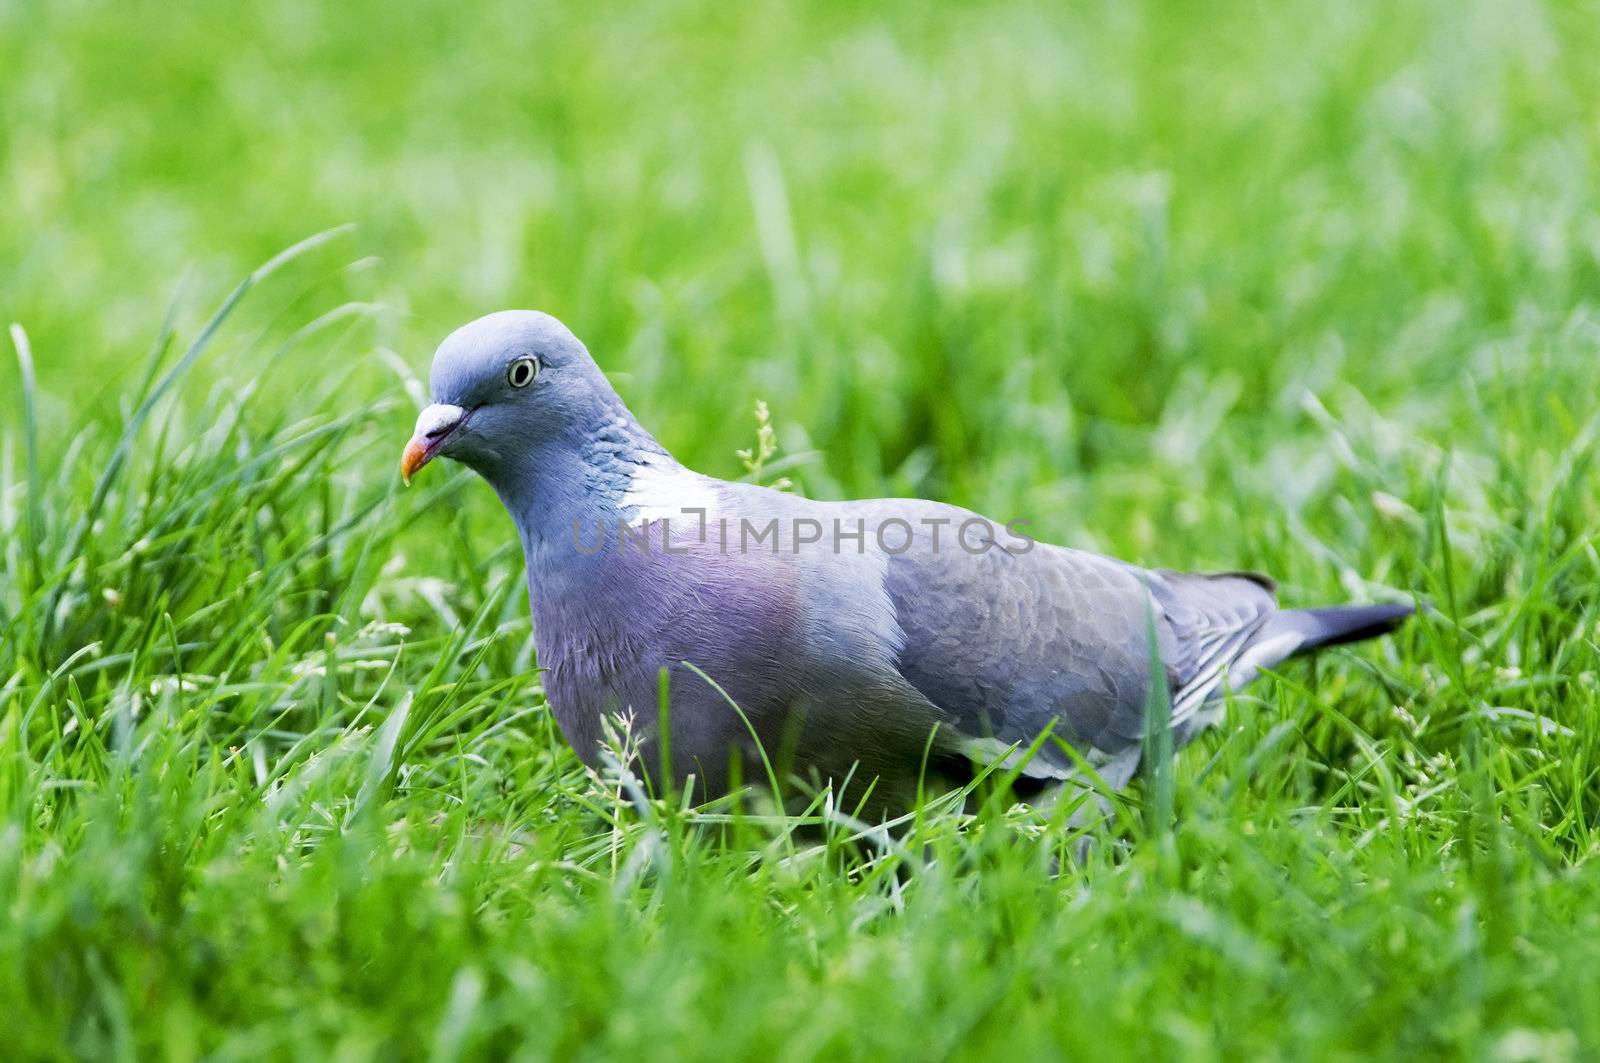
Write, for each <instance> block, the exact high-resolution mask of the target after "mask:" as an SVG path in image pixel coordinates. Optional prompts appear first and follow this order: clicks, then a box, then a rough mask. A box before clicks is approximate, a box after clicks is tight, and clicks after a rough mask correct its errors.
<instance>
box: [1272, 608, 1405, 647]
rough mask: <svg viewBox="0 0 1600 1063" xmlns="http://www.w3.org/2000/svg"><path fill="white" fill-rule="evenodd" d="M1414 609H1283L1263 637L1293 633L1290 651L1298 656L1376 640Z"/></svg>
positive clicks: (1275, 616) (1397, 624)
mask: <svg viewBox="0 0 1600 1063" xmlns="http://www.w3.org/2000/svg"><path fill="white" fill-rule="evenodd" d="M1415 612H1416V610H1415V609H1414V608H1412V607H1411V606H1409V605H1332V606H1326V607H1324V608H1321V609H1285V610H1283V611H1281V612H1278V613H1274V614H1273V615H1272V618H1271V619H1270V620H1268V621H1267V623H1266V625H1265V628H1264V630H1263V632H1262V634H1263V636H1267V635H1271V636H1277V635H1288V634H1295V635H1299V636H1300V641H1299V644H1298V645H1296V646H1295V647H1294V649H1293V650H1291V651H1290V652H1289V656H1291V657H1298V656H1299V655H1300V654H1302V653H1310V652H1312V651H1313V650H1320V649H1323V648H1324V647H1327V646H1341V645H1343V644H1344V643H1346V642H1360V641H1361V640H1363V639H1372V638H1377V637H1378V636H1379V635H1387V634H1388V633H1389V632H1391V631H1393V630H1395V629H1396V628H1398V627H1399V626H1400V625H1401V624H1403V623H1405V621H1406V618H1407V617H1409V616H1411V615H1412V614H1413V613H1415Z"/></svg>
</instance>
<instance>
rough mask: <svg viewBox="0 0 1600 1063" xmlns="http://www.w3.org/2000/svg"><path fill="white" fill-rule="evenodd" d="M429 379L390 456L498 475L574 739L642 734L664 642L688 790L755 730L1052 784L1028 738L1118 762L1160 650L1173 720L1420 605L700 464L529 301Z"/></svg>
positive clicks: (752, 747)
mask: <svg viewBox="0 0 1600 1063" xmlns="http://www.w3.org/2000/svg"><path fill="white" fill-rule="evenodd" d="M524 378H526V380H525V381H524ZM431 384H432V391H433V399H434V405H432V406H430V407H429V408H428V409H427V410H425V411H424V412H423V414H422V416H421V418H419V421H418V428H417V434H416V436H415V437H414V438H413V440H412V442H411V444H410V446H408V448H407V451H406V457H405V459H404V461H403V472H404V474H405V475H406V477H407V479H408V480H409V477H410V474H411V473H412V472H414V471H415V469H416V468H419V467H420V466H421V465H422V464H425V463H426V462H427V461H428V460H430V459H431V458H432V457H434V456H435V455H436V454H443V455H445V456H448V457H452V458H455V459H457V460H460V461H462V462H464V463H465V464H467V465H469V466H470V467H472V468H473V469H475V470H476V471H477V472H479V473H480V474H481V475H483V477H484V478H485V479H486V480H487V481H488V482H489V483H490V484H491V485H492V486H493V487H494V489H495V490H496V492H497V493H498V494H499V496H500V498H501V500H502V502H504V504H505V506H506V509H507V510H508V512H509V513H510V514H511V516H512V519H513V521H514V522H515V524H516V527H517V531H518V534H519V536H520V538H521V541H522V546H523V551H524V555H525V557H526V560H527V569H528V586H529V597H530V601H531V605H532V611H533V624H534V640H535V648H536V649H537V651H538V659H539V664H540V667H541V668H542V669H543V671H544V681H545V690H546V694H547V696H548V698H549V702H550V705H551V708H552V710H553V711H554V713H555V715H556V718H557V720H558V721H559V723H560V725H561V728H562V731H563V733H564V734H565V735H566V737H567V739H568V741H570V742H571V743H572V745H573V747H574V748H575V749H576V750H577V752H578V753H579V755H580V756H582V757H583V758H584V759H585V760H588V761H590V762H591V763H593V762H595V760H596V758H597V757H598V755H599V751H600V748H601V741H602V730H603V721H604V720H605V718H606V717H607V716H608V715H612V714H617V715H622V714H628V713H632V714H633V716H634V717H635V720H636V721H637V723H638V726H639V727H640V730H641V731H642V732H643V733H644V735H645V736H646V739H647V741H648V740H649V739H650V738H651V737H652V736H653V728H654V726H655V723H656V720H657V702H658V698H659V690H660V687H659V684H660V675H661V672H662V669H666V670H667V673H668V676H669V694H670V728H671V733H670V750H671V757H672V767H673V772H674V774H675V775H676V776H677V777H678V781H680V782H682V781H683V780H684V779H685V778H686V777H687V776H688V775H691V774H692V775H693V776H694V777H695V779H696V785H697V787H698V788H699V789H700V791H701V792H702V793H719V792H722V791H723V790H725V789H726V788H727V786H728V785H729V783H730V781H731V778H732V775H731V773H732V772H734V771H738V772H740V773H741V774H743V776H744V777H746V778H749V777H751V776H750V774H749V771H748V769H749V768H750V767H752V766H756V765H759V763H760V761H759V760H758V759H757V758H758V756H759V755H760V754H759V753H758V751H757V749H756V746H757V744H758V743H759V745H760V747H761V750H762V751H764V752H765V754H766V755H767V756H768V757H769V758H770V759H773V760H776V761H777V762H778V763H780V764H781V765H784V766H787V767H789V768H792V769H794V770H796V771H798V772H799V773H800V774H802V775H806V776H809V777H810V778H811V779H812V780H814V781H815V782H817V783H824V782H831V783H833V784H835V785H842V784H844V783H845V782H846V780H849V781H850V787H851V788H853V789H854V790H855V791H856V792H858V793H863V792H867V791H868V790H870V791H871V793H872V795H873V805H874V807H876V808H879V809H882V810H885V811H887V810H889V809H892V808H894V807H897V806H902V805H904V804H905V803H906V802H907V801H908V800H909V799H910V797H911V796H912V795H913V794H914V793H915V792H916V788H917V787H918V785H919V784H920V783H922V782H923V781H924V780H925V779H926V778H927V777H929V776H930V775H933V776H948V775H949V774H952V773H954V774H959V773H960V770H961V768H962V766H966V767H967V768H968V770H970V764H971V762H972V761H973V760H977V761H980V762H987V761H993V760H995V759H1000V758H1008V759H1012V760H1015V761H1016V763H1017V765H1018V766H1019V767H1020V770H1021V773H1022V777H1023V778H1024V779H1027V780H1031V781H1033V782H1035V783H1038V784H1040V785H1053V784H1056V783H1060V782H1063V781H1065V780H1067V779H1069V778H1072V777H1073V776H1074V774H1075V770H1076V764H1075V759H1074V757H1073V756H1072V755H1071V754H1069V753H1068V752H1066V751H1065V750H1063V749H1061V748H1059V747H1057V746H1055V745H1053V744H1049V743H1046V744H1045V745H1043V746H1042V747H1041V748H1039V750H1038V751H1037V753H1036V754H1035V755H1034V756H1033V757H1032V758H1031V759H1028V760H1027V761H1026V762H1025V763H1024V762H1022V761H1021V760H1020V759H1018V758H1019V757H1020V754H1019V753H1018V750H1019V749H1022V748H1026V747H1028V746H1029V745H1030V743H1032V742H1033V741H1034V739H1035V738H1036V737H1037V736H1038V735H1039V734H1040V733H1041V732H1043V731H1045V730H1046V729H1049V730H1050V731H1051V732H1052V733H1053V734H1054V735H1055V736H1056V737H1058V738H1060V739H1061V740H1062V741H1063V742H1064V743H1066V744H1067V745H1069V746H1071V747H1072V748H1073V749H1074V750H1075V751H1076V752H1077V753H1078V754H1079V755H1081V756H1082V757H1084V758H1086V759H1087V760H1088V761H1089V762H1090V763H1093V764H1096V765H1098V766H1099V767H1100V768H1101V769H1102V771H1103V772H1104V774H1105V776H1106V778H1107V780H1108V781H1109V782H1110V783H1111V784H1112V785H1121V784H1122V783H1123V782H1125V781H1126V779H1127V777H1128V776H1129V775H1130V774H1131V772H1132V770H1133V768H1134V766H1135V765H1136V764H1137V762H1138V757H1139V751H1140V749H1141V746H1142V739H1143V736H1144V731H1145V720H1146V712H1147V707H1148V705H1149V704H1150V701H1151V699H1150V689H1149V688H1150V681H1151V676H1152V675H1153V674H1159V675H1163V676H1164V677H1165V683H1166V690H1165V691H1164V692H1163V693H1164V696H1165V698H1166V700H1167V702H1168V703H1169V704H1170V706H1171V713H1172V721H1171V722H1172V731H1173V735H1174V738H1175V740H1176V741H1177V743H1178V744H1180V745H1181V744H1182V743H1183V742H1185V741H1187V740H1189V739H1190V738H1192V737H1193V735H1194V734H1196V733H1198V731H1199V730H1200V729H1201V728H1202V727H1203V726H1205V724H1207V723H1208V722H1210V721H1211V720H1212V719H1213V718H1214V717H1215V714H1216V712H1217V709H1218V706H1219V705H1220V699H1219V695H1220V694H1221V692H1222V691H1223V689H1224V688H1225V687H1227V686H1235V687H1236V686H1239V685H1241V684H1243V683H1245V682H1248V681H1249V679H1250V678H1251V677H1253V676H1254V675H1255V674H1256V673H1257V672H1258V671H1259V670H1260V669H1261V668H1267V667H1272V666H1274V665H1276V664H1278V663H1280V662H1281V661H1283V660H1284V659H1286V658H1287V657H1289V656H1292V655H1294V654H1296V653H1299V652H1305V651H1307V650H1309V649H1313V648H1316V647H1318V646H1321V645H1325V644H1330V643H1335V642H1341V641H1348V640H1350V639H1353V638H1362V637H1367V636H1369V635H1373V634H1378V633H1381V632H1382V631H1385V630H1388V629H1390V628H1392V627H1393V626H1394V625H1395V624H1397V623H1398V622H1399V621H1400V620H1401V619H1403V618H1404V616H1406V615H1408V614H1409V613H1410V611H1411V610H1410V609H1409V607H1406V606H1349V607H1338V608H1333V609H1324V610H1287V611H1283V610H1278V608H1277V606H1276V603H1275V601H1274V596H1273V588H1272V584H1271V582H1270V581H1268V580H1267V579H1266V578H1265V577H1261V576H1256V575H1251V574H1237V573H1227V574H1217V575H1197V574H1184V573H1177V572H1169V571H1165V570H1146V569H1141V568H1138V567H1136V566H1133V565H1129V564H1126V563H1124V562H1121V561H1117V560H1114V559H1112V558H1107V557H1102V556H1100V555H1097V554H1092V553H1087V552H1084V551H1078V550H1071V549H1067V548H1064V547H1059V546H1052V545H1049V544H1046V543H1042V542H1036V541H1034V540H1033V539H1032V538H1030V537H1028V536H1026V535H1024V534H1022V533H1021V532H1020V530H1018V529H1017V528H1015V527H1008V526H1003V525H999V524H997V523H996V522H993V521H990V520H987V519H986V518H983V517H981V516H979V515H977V514H974V513H972V512H970V511H967V510H963V509H960V508H958V507H954V506H949V505H945V504H943V503H938V502H931V501H924V500H920V499H877V500H865V501H844V502H824V501H816V500H811V499H805V498H801V497H797V496H795V495H792V494H788V493H784V492H779V491H774V490H770V489H768V488H764V487H759V486H756V485H753V484H746V483H730V482H726V481H722V480H717V479H714V478H711V477H708V476H703V475H701V474H699V473H696V472H693V471H692V470H689V469H687V468H685V467H684V466H682V465H681V464H679V463H678V462H677V461H676V460H675V459H674V458H672V456H671V455H670V454H669V453H668V452H667V451H666V450H665V449H664V448H663V447H661V446H660V444H658V443H657V442H656V441H655V440H654V439H653V438H652V437H651V436H650V435H649V433H648V432H646V431H645V430H644V429H643V428H642V427H641V426H640V425H639V423H638V421H637V420H636V419H635V418H634V417H633V415H632V414H631V413H630V412H628V410H627V409H626V407H625V406H624V405H623V404H622V401H621V399H620V398H618V397H617V395H616V392H615V391H614V390H613V389H612V388H611V385H610V383H609V382H608V381H607V380H606V378H605V376H604V374H603V373H601V372H600V370H599V368H598V367H597V366H596V365H595V363H594V361H593V360H592V359H591V358H590V356H589V354H588V352H587V351H586V350H585V349H584V348H583V345H582V344H581V343H579V342H578V341H577V339H576V338H575V337H573V336H572V334H571V333H570V332H568V331H567V330H566V328H565V327H564V326H562V325H561V324H560V322H558V321H556V320H555V319H554V318H551V317H549V316H548V315H544V314H539V313H536V312H532V311H505V312H502V313H499V314H492V315H489V316H488V317H486V318H481V319H479V320H478V321H475V322H473V323H471V324H469V325H467V326H464V327H463V328H462V329H459V330H457V332H455V333H453V334H452V335H451V336H450V337H449V338H447V339H446V340H445V342H444V343H443V344H442V345H441V346H440V349H439V351H438V353H437V354H436V356H435V359H434V366H433V373H432V380H431ZM1152 645H1153V646H1154V648H1155V649H1156V651H1157V654H1158V656H1159V660H1160V666H1159V668H1157V669H1152V667H1151V659H1150V651H1151V648H1152ZM752 732H753V733H752ZM641 767H643V768H645V769H646V770H654V768H655V764H654V763H653V762H652V761H651V759H650V758H649V757H645V758H644V762H643V764H642V765H641Z"/></svg>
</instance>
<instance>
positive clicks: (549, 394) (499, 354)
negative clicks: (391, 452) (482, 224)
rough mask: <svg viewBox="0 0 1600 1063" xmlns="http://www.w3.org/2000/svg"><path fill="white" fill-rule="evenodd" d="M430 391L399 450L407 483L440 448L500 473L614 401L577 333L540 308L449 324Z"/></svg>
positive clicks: (489, 474) (488, 472)
mask: <svg viewBox="0 0 1600 1063" xmlns="http://www.w3.org/2000/svg"><path fill="white" fill-rule="evenodd" d="M429 391H430V392H431V398H432V404H431V405H429V406H428V407H427V408H426V409H424V410H423V411H422V413H421V414H420V415H419V416H418V417H417V427H416V431H415V432H414V433H413V434H412V437H411V442H409V443H407V444H406V449H405V453H404V455H403V456H402V457H401V459H400V475H401V477H402V478H403V479H404V480H405V482H406V483H407V484H408V485H409V484H410V483H411V477H412V476H413V475H414V474H415V473H416V472H417V470H419V469H421V468H422V467H423V466H424V465H426V464H428V462H430V461H432V460H433V459H434V458H436V457H439V456H440V455H443V456H444V457H447V458H451V459H454V460H456V461H459V462H461V463H463V464H465V465H467V466H469V467H470V468H472V469H473V470H474V471H476V472H478V473H479V474H481V475H482V476H484V477H485V478H486V479H489V480H490V481H494V480H495V479H496V474H497V473H498V472H499V471H501V470H502V469H504V468H505V467H507V466H508V465H511V464H515V463H517V462H519V461H524V460H527V459H528V458H529V457H530V456H531V455H533V454H535V453H537V452H538V451H539V450H540V449H541V448H542V447H543V446H545V445H546V444H548V443H549V442H550V441H551V440H555V439H559V438H561V437H562V436H563V435H565V434H568V433H571V432H574V431H581V430H583V429H585V428H587V427H588V426H589V425H590V424H591V423H592V422H593V421H594V420H596V419H597V418H599V417H602V416H604V411H605V410H606V408H607V407H608V406H609V405H610V404H611V403H613V402H616V401H617V400H616V393H615V392H614V391H612V389H611V386H610V384H609V383H608V382H607V381H606V379H605V375H604V374H603V373H601V372H600V369H599V367H598V366H596V365H595V363H594V359H592V358H591V357H589V352H588V351H587V350H586V349H585V348H584V346H583V344H582V343H580V342H579V341H578V338H577V337H576V336H574V335H573V334H572V333H571V332H570V331H568V329H567V327H566V326H565V325H563V324H562V323H561V322H559V321H557V320H556V319H555V318H553V317H551V316H550V315H549V314H542V313H539V312H538V311H536V310H502V311H500V312H499V313H495V314H489V315H487V316H485V317H480V318H478V319H477V320H476V321H472V322H469V323H468V324H466V325H463V326H461V327H460V328H458V329H456V330H455V331H454V332H452V333H451V334H450V335H449V336H447V337H446V338H445V341H444V342H443V343H441V344H440V345H439V349H438V351H437V352H435V354H434V356H433V370H432V372H431V374H430V376H429Z"/></svg>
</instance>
